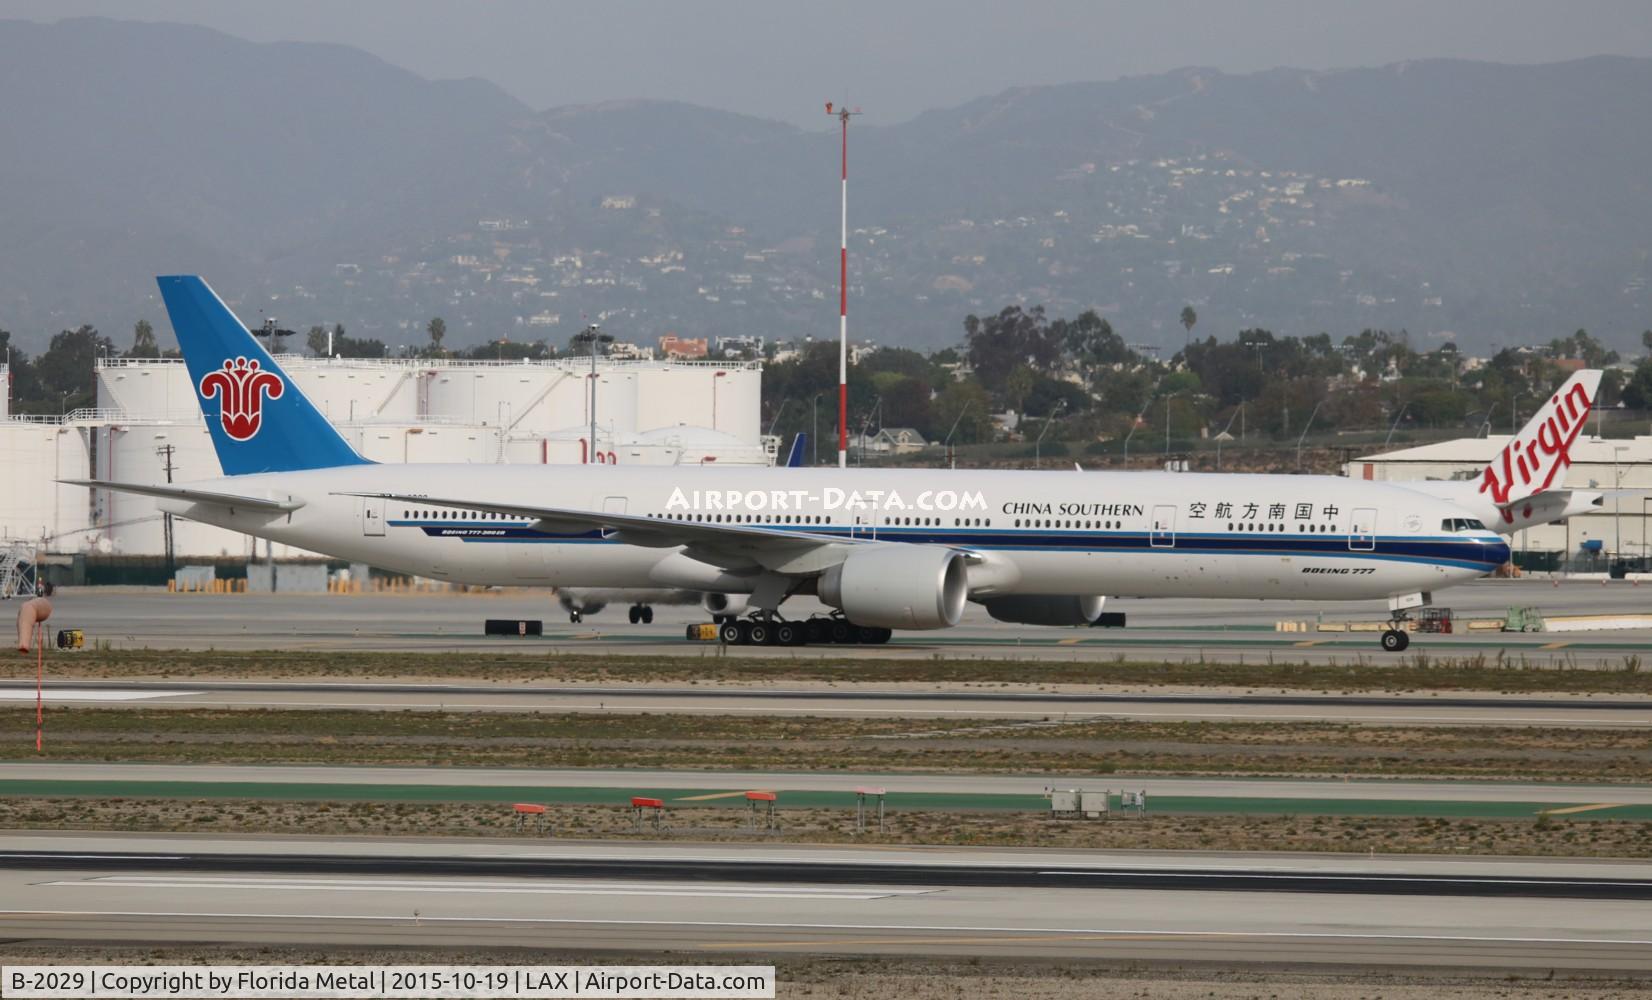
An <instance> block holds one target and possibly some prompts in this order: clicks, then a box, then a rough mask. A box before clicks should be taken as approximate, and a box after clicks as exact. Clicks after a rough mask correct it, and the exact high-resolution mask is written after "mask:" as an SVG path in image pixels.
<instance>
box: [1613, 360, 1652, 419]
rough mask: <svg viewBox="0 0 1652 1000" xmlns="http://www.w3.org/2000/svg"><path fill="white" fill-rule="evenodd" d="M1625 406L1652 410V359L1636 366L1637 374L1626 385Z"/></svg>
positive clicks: (1623, 397)
mask: <svg viewBox="0 0 1652 1000" xmlns="http://www.w3.org/2000/svg"><path fill="white" fill-rule="evenodd" d="M1620 395H1621V398H1622V399H1623V405H1625V406H1628V407H1631V408H1633V409H1636V410H1652V358H1643V359H1642V360H1641V363H1640V364H1638V365H1636V366H1635V373H1634V374H1633V375H1631V376H1629V381H1628V382H1626V383H1624V385H1623V389H1622V392H1621V393H1620Z"/></svg>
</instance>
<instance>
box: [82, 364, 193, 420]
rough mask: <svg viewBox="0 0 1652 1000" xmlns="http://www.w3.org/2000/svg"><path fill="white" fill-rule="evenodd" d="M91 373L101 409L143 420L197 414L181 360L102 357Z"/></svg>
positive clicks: (191, 387)
mask: <svg viewBox="0 0 1652 1000" xmlns="http://www.w3.org/2000/svg"><path fill="white" fill-rule="evenodd" d="M94 374H95V375H96V382H97V405H98V409H100V410H115V411H119V412H121V413H125V414H128V415H131V416H134V417H143V418H146V419H162V418H184V417H188V416H189V415H190V414H194V413H199V412H200V406H199V404H198V403H197V402H196V400H195V389H194V387H193V386H192V385H191V384H190V380H189V370H188V369H187V368H185V367H184V363H183V362H182V361H159V360H153V359H148V358H102V359H99V361H98V362H97V365H96V368H95V369H94Z"/></svg>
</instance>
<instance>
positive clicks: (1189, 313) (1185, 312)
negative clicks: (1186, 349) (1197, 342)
mask: <svg viewBox="0 0 1652 1000" xmlns="http://www.w3.org/2000/svg"><path fill="white" fill-rule="evenodd" d="M1198 322H1199V314H1198V313H1196V312H1194V311H1193V307H1192V306H1190V305H1189V306H1182V328H1183V329H1184V330H1186V331H1187V339H1188V340H1192V339H1193V327H1194V325H1195V324H1197V323H1198Z"/></svg>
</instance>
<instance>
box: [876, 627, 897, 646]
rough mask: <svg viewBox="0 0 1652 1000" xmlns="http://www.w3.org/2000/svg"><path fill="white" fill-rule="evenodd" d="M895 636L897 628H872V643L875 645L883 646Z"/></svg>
mask: <svg viewBox="0 0 1652 1000" xmlns="http://www.w3.org/2000/svg"><path fill="white" fill-rule="evenodd" d="M894 637H895V630H894V629H892V628H875V629H873V630H872V644H873V645H874V646H881V645H883V644H884V643H886V642H888V641H889V640H890V639H893V638H894Z"/></svg>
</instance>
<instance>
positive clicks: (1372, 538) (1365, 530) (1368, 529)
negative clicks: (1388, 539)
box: [1348, 507, 1377, 552]
mask: <svg viewBox="0 0 1652 1000" xmlns="http://www.w3.org/2000/svg"><path fill="white" fill-rule="evenodd" d="M1376 547H1377V509H1376V508H1375V507H1360V508H1358V509H1356V510H1355V511H1354V518H1353V520H1352V521H1351V522H1349V524H1348V548H1349V549H1350V550H1351V551H1354V552H1371V551H1373V550H1375V549H1376Z"/></svg>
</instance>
